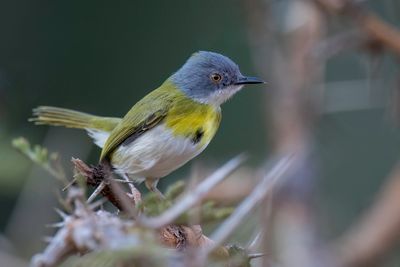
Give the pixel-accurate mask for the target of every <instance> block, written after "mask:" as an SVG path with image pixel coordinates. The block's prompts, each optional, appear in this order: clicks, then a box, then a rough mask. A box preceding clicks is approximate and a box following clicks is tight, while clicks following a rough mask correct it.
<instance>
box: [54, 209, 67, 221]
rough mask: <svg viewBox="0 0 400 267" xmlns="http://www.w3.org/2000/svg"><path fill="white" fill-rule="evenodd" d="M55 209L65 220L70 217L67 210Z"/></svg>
mask: <svg viewBox="0 0 400 267" xmlns="http://www.w3.org/2000/svg"><path fill="white" fill-rule="evenodd" d="M55 211H56V212H57V214H58V215H60V217H61V218H62V219H63V220H65V219H67V218H68V214H66V213H65V212H63V211H62V210H60V209H58V208H55Z"/></svg>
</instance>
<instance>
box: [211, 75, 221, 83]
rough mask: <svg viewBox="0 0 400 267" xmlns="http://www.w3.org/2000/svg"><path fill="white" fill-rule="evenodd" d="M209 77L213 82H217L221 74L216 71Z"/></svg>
mask: <svg viewBox="0 0 400 267" xmlns="http://www.w3.org/2000/svg"><path fill="white" fill-rule="evenodd" d="M210 78H211V80H212V81H213V82H215V83H219V82H220V81H221V80H222V76H221V75H220V74H218V73H213V74H211V76H210Z"/></svg>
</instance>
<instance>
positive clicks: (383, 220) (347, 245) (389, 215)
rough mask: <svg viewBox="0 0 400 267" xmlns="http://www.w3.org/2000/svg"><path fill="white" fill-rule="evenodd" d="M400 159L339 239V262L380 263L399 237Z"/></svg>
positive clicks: (358, 265)
mask: <svg viewBox="0 0 400 267" xmlns="http://www.w3.org/2000/svg"><path fill="white" fill-rule="evenodd" d="M399 203H400V163H398V164H397V166H396V167H395V168H394V169H393V171H392V173H391V174H390V176H389V177H388V178H387V181H386V183H385V185H384V186H383V188H382V189H381V191H380V193H379V194H378V196H377V198H376V200H375V201H374V203H373V205H372V207H371V208H370V209H369V210H368V211H367V212H366V213H365V214H364V216H363V217H362V218H361V219H360V220H359V221H358V222H356V223H355V224H354V225H353V226H352V227H351V228H350V229H349V230H348V231H347V233H345V234H344V235H343V236H342V237H341V238H340V239H339V240H338V241H337V242H336V243H335V246H334V248H335V251H336V256H337V257H336V258H337V259H338V261H339V266H350V267H364V266H371V265H372V266H378V265H379V261H380V260H382V259H383V257H384V256H385V255H386V254H387V253H388V252H389V251H390V249H392V248H394V246H395V245H396V244H397V243H398V242H399V241H400V209H399Z"/></svg>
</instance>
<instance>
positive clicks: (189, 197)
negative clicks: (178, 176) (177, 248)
mask: <svg viewBox="0 0 400 267" xmlns="http://www.w3.org/2000/svg"><path fill="white" fill-rule="evenodd" d="M245 159H246V157H245V156H244V155H243V154H242V155H239V156H236V157H235V158H233V159H231V160H230V161H228V162H227V163H225V164H224V165H223V166H222V167H220V168H219V169H217V170H216V171H215V172H214V173H213V174H212V175H210V176H209V177H208V178H206V179H205V180H204V181H203V182H201V183H200V184H199V185H198V186H197V187H196V188H195V189H194V190H193V191H191V192H188V193H187V194H186V195H185V196H184V197H183V198H182V199H181V200H178V201H177V203H176V204H175V205H174V206H172V207H171V208H169V209H168V210H166V211H165V212H164V213H162V214H161V215H159V216H157V217H152V218H149V217H145V216H140V217H138V220H137V221H138V223H139V224H140V225H143V226H145V227H148V228H160V227H163V226H165V225H168V224H170V223H172V222H173V221H174V220H175V219H177V218H178V217H179V216H180V215H181V214H182V213H184V212H185V211H187V210H188V209H189V208H191V207H193V206H194V205H195V204H196V203H198V202H199V201H200V200H201V199H202V198H203V197H204V196H205V195H206V194H207V193H208V192H209V191H210V190H211V189H212V188H213V187H214V186H216V185H217V184H218V183H219V182H221V181H222V180H224V179H225V178H227V177H228V176H229V174H231V173H232V172H233V171H234V170H236V169H237V168H238V167H239V166H240V165H241V164H242V163H243V161H244V160H245Z"/></svg>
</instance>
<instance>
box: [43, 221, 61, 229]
mask: <svg viewBox="0 0 400 267" xmlns="http://www.w3.org/2000/svg"><path fill="white" fill-rule="evenodd" d="M64 225H65V223H64V222H58V223H50V224H46V227H48V228H61V227H63V226H64Z"/></svg>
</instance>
